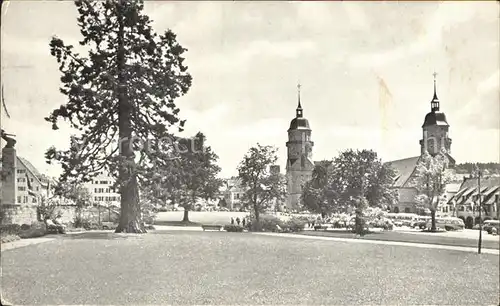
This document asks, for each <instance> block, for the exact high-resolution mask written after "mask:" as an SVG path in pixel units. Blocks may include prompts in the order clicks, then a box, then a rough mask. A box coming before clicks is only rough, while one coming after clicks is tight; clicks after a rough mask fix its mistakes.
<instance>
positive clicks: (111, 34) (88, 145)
mask: <svg viewBox="0 0 500 306" xmlns="http://www.w3.org/2000/svg"><path fill="white" fill-rule="evenodd" d="M75 4H76V7H77V9H78V13H79V17H78V19H77V21H78V26H79V27H80V32H81V34H82V36H83V39H82V40H81V41H80V45H82V46H84V49H85V50H87V52H88V55H87V56H86V57H85V56H82V55H80V54H79V53H77V52H76V51H75V49H74V48H73V46H71V45H67V44H65V43H64V42H63V41H62V40H61V39H59V38H57V37H54V38H52V41H51V42H50V49H51V54H52V55H53V56H54V57H55V58H56V59H57V62H58V63H59V64H60V66H59V70H60V72H61V73H62V77H61V83H62V85H61V88H60V91H61V93H62V94H64V95H65V96H66V97H67V102H66V103H65V104H64V105H61V106H60V107H59V108H58V109H55V110H54V111H53V112H52V113H51V114H50V116H49V117H47V118H46V120H47V121H49V122H51V123H52V128H53V129H57V128H58V127H57V122H58V120H59V119H64V120H67V121H69V123H70V125H71V127H73V128H75V129H78V130H79V135H75V136H73V137H72V138H71V143H70V144H71V146H70V149H68V150H57V149H56V148H54V147H52V148H50V149H49V150H48V151H47V153H46V158H47V161H48V162H49V163H50V162H51V161H54V160H55V161H58V162H60V163H61V164H62V167H63V174H62V176H61V179H62V180H72V179H73V180H77V181H88V180H89V179H91V177H92V176H94V175H95V174H97V173H99V172H101V171H104V172H108V173H110V174H111V175H113V176H114V177H115V178H116V179H117V187H119V190H120V193H121V215H120V222H119V225H118V227H117V229H116V232H129V233H143V232H145V229H144V226H143V225H142V222H141V214H140V204H139V203H140V202H139V192H138V190H139V189H138V184H140V183H144V184H145V183H147V181H146V180H147V178H148V176H145V175H144V174H145V173H148V171H151V169H154V162H155V161H154V159H155V157H156V154H154V152H155V150H152V149H151V147H152V144H155V143H158V142H159V141H161V140H164V139H165V138H166V137H170V132H169V128H171V127H177V128H179V129H180V130H182V127H183V125H184V122H185V121H183V120H180V119H179V117H178V113H179V108H177V106H176V104H175V103H174V100H175V99H176V98H178V97H180V96H182V95H184V94H186V93H187V91H188V89H189V88H190V86H191V81H192V79H191V76H190V75H189V73H188V72H187V67H186V66H184V64H183V61H184V58H183V56H182V55H183V53H184V52H185V51H186V49H185V48H183V47H182V46H181V45H179V43H178V42H177V41H176V35H175V34H174V33H173V32H172V31H170V30H167V31H166V32H165V33H163V34H161V35H159V34H156V33H155V32H154V30H153V28H152V26H151V20H150V19H149V18H148V16H146V15H145V14H144V13H143V9H144V5H143V1H141V0H127V1H104V2H101V1H87V0H80V1H76V2H75ZM145 144H146V145H145Z"/></svg>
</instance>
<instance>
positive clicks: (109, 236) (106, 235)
mask: <svg viewBox="0 0 500 306" xmlns="http://www.w3.org/2000/svg"><path fill="white" fill-rule="evenodd" d="M141 235H143V234H123V233H119V234H117V233H114V232H93V231H89V232H85V233H79V234H70V235H64V236H61V238H63V239H103V240H117V239H121V240H123V239H138V238H141Z"/></svg>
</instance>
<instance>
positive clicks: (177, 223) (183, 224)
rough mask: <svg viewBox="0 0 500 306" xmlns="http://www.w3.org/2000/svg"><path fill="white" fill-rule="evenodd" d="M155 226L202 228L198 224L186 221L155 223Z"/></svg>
mask: <svg viewBox="0 0 500 306" xmlns="http://www.w3.org/2000/svg"><path fill="white" fill-rule="evenodd" d="M154 225H164V226H201V223H198V222H192V221H188V222H184V221H158V220H157V221H155V224H154Z"/></svg>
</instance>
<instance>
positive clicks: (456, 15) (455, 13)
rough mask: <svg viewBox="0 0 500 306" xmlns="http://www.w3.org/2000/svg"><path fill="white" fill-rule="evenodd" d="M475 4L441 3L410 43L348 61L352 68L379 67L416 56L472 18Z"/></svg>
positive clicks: (364, 54)
mask: <svg viewBox="0 0 500 306" xmlns="http://www.w3.org/2000/svg"><path fill="white" fill-rule="evenodd" d="M473 5H474V6H473ZM474 9H475V4H470V3H463V2H461V3H458V2H442V3H440V4H439V6H438V8H437V9H436V11H435V12H434V14H433V15H432V16H431V17H430V18H429V20H427V21H424V22H423V23H422V24H424V25H425V27H424V29H423V30H422V33H419V34H418V36H417V37H415V39H414V40H412V42H410V43H407V44H403V45H400V46H397V47H395V48H390V49H386V50H382V51H377V52H370V53H362V54H357V55H354V56H353V57H351V58H350V60H349V65H350V66H351V67H353V68H359V67H372V68H373V67H381V66H384V65H387V64H389V63H392V62H396V61H399V60H401V59H404V58H408V57H412V56H416V55H419V54H422V53H425V52H427V51H430V50H432V49H434V48H436V47H438V46H439V45H440V43H441V40H442V37H443V34H444V33H446V32H447V31H450V29H451V28H452V27H453V26H455V25H458V24H460V23H464V22H466V21H468V20H470V19H471V18H473V17H474V11H475V10H474Z"/></svg>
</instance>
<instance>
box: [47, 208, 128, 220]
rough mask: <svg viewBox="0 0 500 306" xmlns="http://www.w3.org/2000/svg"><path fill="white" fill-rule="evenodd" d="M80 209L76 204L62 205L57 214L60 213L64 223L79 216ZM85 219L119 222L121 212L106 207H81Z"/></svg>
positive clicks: (57, 209) (56, 211)
mask: <svg viewBox="0 0 500 306" xmlns="http://www.w3.org/2000/svg"><path fill="white" fill-rule="evenodd" d="M77 212H78V209H77V207H76V206H60V207H58V208H56V210H55V215H57V214H60V215H61V219H62V222H63V223H73V222H74V221H75V218H76V216H77ZM81 216H82V218H83V219H87V220H90V221H91V222H92V223H98V222H99V220H100V221H101V222H117V221H118V218H119V214H118V212H117V211H114V210H113V209H111V210H108V208H106V207H85V208H82V209H81Z"/></svg>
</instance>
